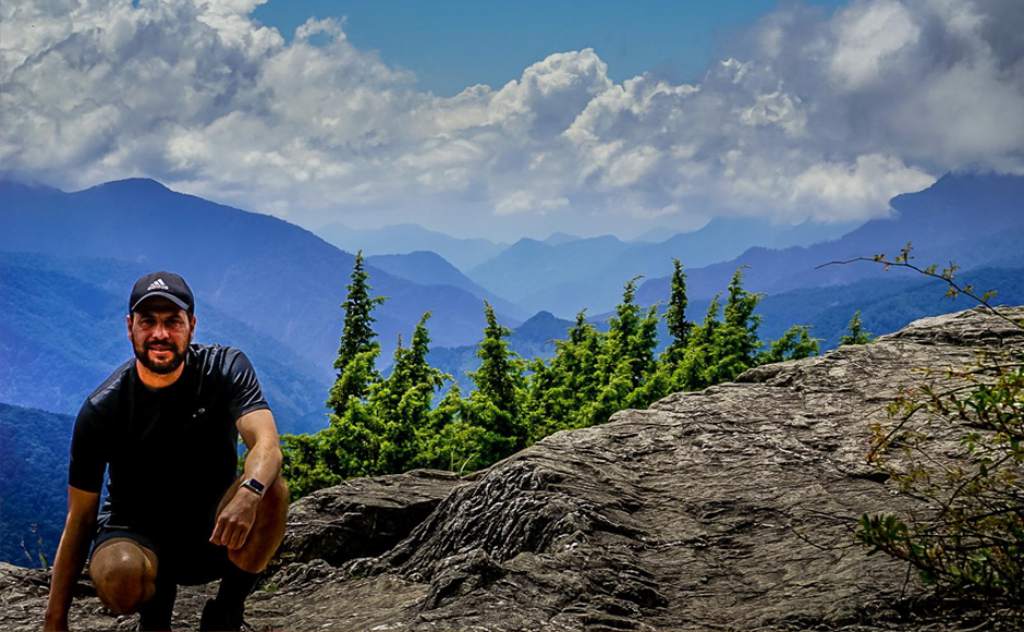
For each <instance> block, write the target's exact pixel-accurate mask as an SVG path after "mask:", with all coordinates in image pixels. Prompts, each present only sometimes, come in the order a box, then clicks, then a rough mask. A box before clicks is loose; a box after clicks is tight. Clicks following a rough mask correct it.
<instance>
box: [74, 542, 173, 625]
mask: <svg viewBox="0 0 1024 632" xmlns="http://www.w3.org/2000/svg"><path fill="white" fill-rule="evenodd" d="M156 571H157V558H156V553H154V552H153V551H152V550H151V549H148V548H146V547H144V546H142V545H141V544H139V543H138V542H136V541H135V540H132V539H131V538H126V537H125V538H121V537H114V538H110V539H109V540H106V541H104V542H101V543H100V544H98V545H97V546H96V549H95V550H94V551H93V553H92V557H91V558H90V560H89V576H90V577H92V582H93V584H94V585H95V586H96V594H97V595H98V596H99V598H100V601H102V602H103V603H104V605H106V606H107V607H108V608H110V609H111V610H113V611H114V612H116V613H117V614H128V613H131V612H137V611H138V609H139V607H140V606H141V605H142V604H143V603H145V602H146V601H149V600H150V599H152V598H153V595H154V594H156Z"/></svg>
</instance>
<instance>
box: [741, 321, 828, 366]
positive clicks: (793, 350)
mask: <svg viewBox="0 0 1024 632" xmlns="http://www.w3.org/2000/svg"><path fill="white" fill-rule="evenodd" d="M819 342H820V341H819V340H818V339H817V338H811V332H810V329H809V328H808V327H807V325H793V326H792V327H790V328H789V329H787V330H786V332H785V333H784V334H782V337H781V338H779V339H778V340H774V341H772V343H771V345H770V347H769V349H768V350H767V351H762V352H761V353H759V354H758V355H757V360H756V364H758V365H760V364H770V363H772V362H782V361H784V360H799V359H801V358H809V357H811V356H816V355H818V353H820V347H819V346H818V343H819Z"/></svg>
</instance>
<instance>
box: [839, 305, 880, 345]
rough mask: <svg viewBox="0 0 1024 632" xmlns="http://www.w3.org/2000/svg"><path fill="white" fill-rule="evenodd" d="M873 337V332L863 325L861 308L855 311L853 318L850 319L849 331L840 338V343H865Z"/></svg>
mask: <svg viewBox="0 0 1024 632" xmlns="http://www.w3.org/2000/svg"><path fill="white" fill-rule="evenodd" d="M872 338H873V336H872V335H871V332H869V331H864V329H863V326H862V325H861V322H860V310H859V309H858V310H857V311H855V312H854V313H853V318H851V319H850V324H849V325H847V333H846V335H845V336H843V337H842V338H840V339H839V344H841V345H863V344H867V343H869V342H871V340H872Z"/></svg>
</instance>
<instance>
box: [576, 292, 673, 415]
mask: <svg viewBox="0 0 1024 632" xmlns="http://www.w3.org/2000/svg"><path fill="white" fill-rule="evenodd" d="M638 279H640V277H634V278H632V279H630V280H629V281H628V282H626V285H625V287H624V288H623V292H622V302H621V303H619V305H618V306H617V307H616V309H615V316H613V317H612V318H611V320H610V321H609V329H608V333H607V334H606V335H605V336H604V344H603V345H601V351H600V355H599V356H598V360H597V371H598V374H599V375H600V376H601V378H602V382H601V384H600V387H599V389H598V391H597V393H596V397H595V398H594V399H592V400H590V401H588V402H585V403H584V407H583V415H584V420H583V421H584V423H585V425H588V426H589V425H593V424H596V423H603V422H605V421H607V420H608V417H609V416H610V415H611V414H612V413H613V412H615V411H618V410H622V409H623V408H626V407H628V406H644V405H646V404H647V403H649V402H646V401H645V399H647V397H648V393H647V392H646V390H644V389H643V388H642V387H643V385H644V384H645V382H646V381H647V379H648V378H649V377H650V376H651V375H653V373H654V370H655V368H656V363H655V357H654V349H655V347H656V346H657V342H658V341H657V327H658V312H657V306H652V307H650V308H649V309H648V310H647V312H646V314H643V313H642V310H641V307H640V306H639V305H637V304H636V300H635V299H636V283H637V280H638Z"/></svg>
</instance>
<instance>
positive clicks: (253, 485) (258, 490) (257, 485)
mask: <svg viewBox="0 0 1024 632" xmlns="http://www.w3.org/2000/svg"><path fill="white" fill-rule="evenodd" d="M242 487H244V488H246V489H248V490H249V491H252V492H255V494H256V495H257V496H261V497H262V496H263V492H265V491H266V490H267V486H266V485H264V484H263V483H261V482H259V481H258V480H256V479H255V478H247V479H245V480H244V481H242Z"/></svg>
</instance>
